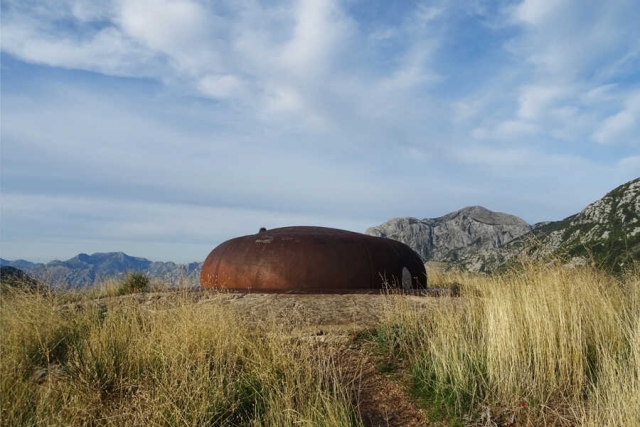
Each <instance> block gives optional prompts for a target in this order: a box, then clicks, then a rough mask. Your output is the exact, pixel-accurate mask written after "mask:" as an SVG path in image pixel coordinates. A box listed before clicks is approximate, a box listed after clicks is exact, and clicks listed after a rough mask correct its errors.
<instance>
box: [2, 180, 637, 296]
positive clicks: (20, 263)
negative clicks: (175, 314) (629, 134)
mask: <svg viewBox="0 0 640 427" xmlns="http://www.w3.org/2000/svg"><path fill="white" fill-rule="evenodd" d="M366 234H369V235H372V236H380V237H386V238H389V239H394V240H398V241H401V242H403V243H406V244H407V245H409V246H410V247H411V248H413V249H414V250H415V251H416V252H417V253H418V254H419V255H420V256H421V257H422V259H423V260H424V261H425V262H426V261H437V262H445V263H448V265H450V266H457V267H460V268H463V269H466V270H470V271H483V272H491V271H495V270H496V269H499V268H501V267H504V266H508V265H510V264H511V263H513V262H514V261H517V260H531V259H547V258H555V259H560V260H561V261H563V262H566V263H574V264H583V263H586V262H590V261H593V262H595V263H596V264H597V265H600V266H602V267H605V268H608V269H610V270H613V271H620V270H621V269H623V268H624V266H625V265H627V264H628V263H629V262H630V261H632V260H636V261H640V178H637V179H634V180H632V181H629V182H627V183H625V184H623V185H621V186H619V187H617V188H616V189H614V190H613V191H611V192H609V193H608V194H606V195H605V196H604V197H603V198H602V199H600V200H598V201H596V202H594V203H591V204H590V205H589V206H587V207H586V208H585V209H583V210H582V211H581V212H579V213H577V214H575V215H572V216H570V217H568V218H565V219H563V220H562V221H551V222H543V223H538V224H533V225H530V224H527V222H526V221H524V220H523V219H521V218H518V217H517V216H514V215H509V214H506V213H501V212H493V211H490V210H489V209H486V208H483V207H482V206H471V207H466V208H464V209H460V210H458V211H455V212H451V213H449V214H447V215H444V216H441V217H438V218H425V219H416V218H394V219H391V220H389V221H387V222H385V223H384V224H381V225H378V226H375V227H371V228H369V229H367V231H366ZM0 265H5V266H11V267H14V268H18V269H20V270H23V271H25V272H26V273H28V274H29V275H31V276H33V277H35V278H36V279H38V280H40V281H42V282H44V283H47V284H49V285H53V286H64V287H71V288H80V287H86V286H91V285H93V284H94V283H97V282H100V281H101V280H104V279H106V278H113V277H115V278H117V277H120V276H123V275H124V274H125V273H126V272H128V271H141V272H143V273H145V274H147V275H148V276H149V277H150V278H152V279H157V280H159V281H162V282H163V283H166V284H168V285H178V284H188V285H193V286H197V285H198V284H199V277H200V269H201V267H202V263H199V262H193V263H190V264H176V263H174V262H152V261H150V260H148V259H146V258H138V257H132V256H129V255H127V254H124V253H122V252H109V253H95V254H93V255H87V254H79V255H77V256H75V257H73V258H71V259H69V260H67V261H51V262H49V263H46V264H41V263H32V262H29V261H25V260H16V261H7V260H4V259H1V258H0Z"/></svg>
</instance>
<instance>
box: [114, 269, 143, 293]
mask: <svg viewBox="0 0 640 427" xmlns="http://www.w3.org/2000/svg"><path fill="white" fill-rule="evenodd" d="M148 289H149V278H148V277H147V276H146V275H145V274H144V273H141V272H139V271H132V272H130V273H128V274H127V276H126V277H125V278H124V280H123V281H122V283H121V284H120V288H119V289H118V293H119V294H120V295H126V294H134V293H137V292H144V291H146V290H148Z"/></svg>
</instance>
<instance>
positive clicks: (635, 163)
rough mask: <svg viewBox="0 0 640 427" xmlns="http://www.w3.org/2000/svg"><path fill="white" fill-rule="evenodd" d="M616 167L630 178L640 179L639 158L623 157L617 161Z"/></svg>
mask: <svg viewBox="0 0 640 427" xmlns="http://www.w3.org/2000/svg"><path fill="white" fill-rule="evenodd" d="M618 167H619V168H620V169H622V170H623V171H624V172H625V174H628V175H629V176H631V177H633V176H635V177H640V156H629V157H624V158H622V159H620V160H618Z"/></svg>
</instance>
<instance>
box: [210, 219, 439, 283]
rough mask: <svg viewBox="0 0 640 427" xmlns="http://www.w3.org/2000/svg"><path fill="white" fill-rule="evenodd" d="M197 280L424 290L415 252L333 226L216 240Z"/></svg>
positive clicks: (387, 240)
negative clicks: (219, 242)
mask: <svg viewBox="0 0 640 427" xmlns="http://www.w3.org/2000/svg"><path fill="white" fill-rule="evenodd" d="M403 279H404V281H403ZM200 284H201V286H203V287H206V288H219V289H230V290H243V291H246V290H255V291H257V292H261V291H295V292H342V291H367V290H376V289H384V288H385V287H386V286H392V287H400V288H405V289H407V290H409V289H424V288H426V286H427V276H426V271H425V268H424V264H423V263H422V260H421V259H420V257H419V256H418V254H416V253H415V252H414V251H413V250H412V249H411V248H409V247H408V246H407V245H405V244H403V243H400V242H397V241H395V240H391V239H385V238H381V237H373V236H368V235H365V234H360V233H354V232H351V231H344V230H337V229H334V228H324V227H285V228H275V229H273V230H262V229H261V231H260V232H259V233H257V234H253V235H249V236H243V237H237V238H235V239H231V240H227V241H226V242H224V243H222V244H220V245H219V246H218V247H216V248H215V249H214V250H213V251H211V253H210V254H209V256H208V257H207V259H206V260H205V262H204V264H203V265H202V273H201V275H200Z"/></svg>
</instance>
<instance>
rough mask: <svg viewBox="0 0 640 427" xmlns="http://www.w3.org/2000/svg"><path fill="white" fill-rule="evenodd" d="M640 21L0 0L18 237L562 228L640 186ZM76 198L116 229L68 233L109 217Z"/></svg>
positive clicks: (331, 4) (608, 11)
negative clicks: (509, 217) (450, 217)
mask: <svg viewBox="0 0 640 427" xmlns="http://www.w3.org/2000/svg"><path fill="white" fill-rule="evenodd" d="M638 21H640V7H638V5H636V4H635V2H634V1H632V0H612V1H610V2H607V3H601V4H596V3H589V4H585V3H583V2H579V1H573V0H557V1H551V0H525V1H506V0H505V1H484V0H480V1H473V2H467V1H453V2H444V1H443V2H439V1H436V2H417V3H414V2H411V3H409V2H396V3H391V2H384V1H373V2H364V1H360V0H356V1H340V0H282V1H279V0H278V1H274V2H267V3H264V2H256V1H254V0H239V1H221V2H206V1H200V0H182V1H175V0H153V1H151V0H105V1H103V2H94V1H89V0H46V1H42V0H38V1H36V0H6V1H3V3H2V42H1V43H2V52H3V53H2V55H3V85H2V89H1V90H2V104H3V113H2V130H1V131H2V141H3V153H2V171H3V222H4V224H7V227H9V228H7V227H3V229H10V230H11V236H12V239H13V240H12V241H13V242H14V243H12V246H15V245H16V244H17V243H15V242H17V241H19V240H20V239H22V238H24V239H26V237H25V236H27V235H29V236H31V237H30V239H31V238H33V235H32V234H29V233H31V231H33V232H36V233H37V232H41V233H42V235H47V233H48V232H50V231H51V230H52V229H55V230H58V231H59V234H56V237H55V239H57V240H63V239H64V236H65V233H68V235H69V236H70V237H69V238H71V237H73V238H74V239H80V237H82V236H84V237H85V240H87V241H88V240H91V241H92V242H96V241H99V240H100V239H106V238H107V237H108V236H107V235H112V236H116V235H117V236H118V239H123V238H124V236H126V235H131V236H138V237H139V238H140V239H141V241H142V240H144V239H149V241H151V240H153V239H154V238H155V239H156V240H155V241H160V240H162V241H165V242H166V241H168V240H172V241H173V240H180V239H181V237H180V236H183V240H185V242H186V240H188V239H191V238H194V236H196V235H202V236H206V238H207V239H211V240H216V241H217V240H219V239H221V238H223V235H224V236H227V235H229V234H230V233H240V232H243V231H241V228H242V227H239V226H238V227H236V226H233V227H232V226H229V228H228V229H229V230H230V231H229V232H228V233H222V232H220V230H221V229H224V228H225V227H226V225H224V224H240V223H242V224H245V223H247V224H248V223H251V224H253V223H254V222H260V221H259V219H260V218H261V217H264V218H280V219H282V220H281V221H279V220H278V221H276V220H274V224H275V223H277V224H284V223H295V222H298V223H301V222H313V223H321V224H326V225H332V226H338V227H340V226H342V227H346V228H352V229H356V230H357V231H363V230H362V229H363V228H364V226H365V223H366V225H372V224H374V223H376V222H380V221H383V220H386V219H388V217H391V216H401V215H402V216H404V215H413V216H421V217H425V216H438V215H442V214H444V213H446V212H447V211H449V210H453V209H457V208H460V207H462V206H464V205H470V204H485V205H487V206H488V207H490V208H494V209H498V210H502V211H509V212H514V213H516V214H520V215H522V216H524V217H525V218H526V219H528V220H530V221H537V220H542V219H554V218H558V217H562V216H566V215H568V214H571V213H573V212H574V211H575V210H577V209H579V208H580V207H582V206H583V205H584V204H586V203H588V202H589V201H592V200H593V199H594V198H595V197H596V196H598V195H599V194H600V193H603V192H605V191H606V190H608V189H610V188H612V187H613V186H615V185H617V184H620V183H621V181H624V180H626V179H630V178H633V177H635V176H638V175H640V165H639V164H638V162H637V159H636V157H637V150H638V147H639V146H640V124H639V119H638V117H640V97H639V96H638V93H640V92H638V90H640V76H639V75H638V70H639V69H640V54H639V52H640V44H639V43H638V40H640V29H639V28H638V26H637V22H638ZM593 171H597V173H593ZM549 188H553V190H552V191H551V190H549ZM5 194H6V195H8V196H7V197H8V198H6V200H7V203H5ZM21 197H22V198H26V199H21ZM550 197H555V198H554V199H553V200H552V201H550V200H549V198H550ZM27 199H28V200H31V202H29V203H31V205H28V204H26V205H24V206H27V205H28V206H29V208H31V207H33V206H35V205H34V203H35V202H34V201H36V200H39V201H46V203H43V204H42V205H41V213H42V215H44V216H47V215H48V218H50V219H51V221H56V218H58V219H60V220H61V221H62V222H61V223H59V224H58V225H54V223H51V222H47V221H44V220H42V221H41V220H39V219H34V218H32V217H29V216H28V215H27V216H23V215H22V214H20V213H18V210H16V209H18V207H17V206H19V205H20V203H23V204H24V203H26V202H24V200H27ZM107 200H108V201H107ZM63 201H64V202H63ZM74 201H75V202H74ZM76 202H77V203H76ZM64 203H67V205H68V206H70V207H74V208H77V209H80V210H81V211H83V212H84V211H86V212H87V214H86V217H93V215H94V214H95V212H93V211H90V209H89V210H88V211H87V209H88V208H87V206H89V205H91V204H92V203H95V204H96V206H100V207H101V208H104V209H105V212H107V213H108V214H106V215H105V216H102V217H100V219H99V220H97V222H95V224H100V223H101V222H102V221H107V220H108V218H107V217H109V216H110V215H114V216H117V212H116V211H115V210H114V209H107V208H106V206H107V205H108V204H109V203H113V205H114V206H118V207H119V208H120V211H121V212H124V214H123V216H122V217H119V216H118V218H119V219H118V224H119V225H118V228H117V230H121V231H117V232H116V228H109V227H105V228H103V230H112V231H113V233H112V234H109V233H107V232H104V233H98V232H97V231H96V230H97V229H98V228H99V227H96V228H83V226H77V227H76V228H75V230H76V231H75V232H74V231H70V229H69V227H71V225H70V223H69V222H65V221H64V220H63V219H64V217H73V218H76V220H75V221H76V222H78V223H79V224H80V223H82V224H85V225H88V224H94V223H93V222H91V221H89V220H83V219H82V218H80V217H76V216H73V215H72V213H71V210H67V211H65V210H63V209H61V206H63V205H64ZM136 203H139V204H140V205H137V204H136ZM5 206H7V208H6V212H7V213H5ZM171 206H175V210H172V209H173V208H171ZM145 209H157V210H158V212H165V213H164V214H162V215H160V214H159V216H160V217H158V215H155V214H154V215H150V217H149V218H148V220H147V219H144V215H143V214H142V212H143V211H144V210H145ZM23 211H24V210H23ZM23 211H20V212H23ZM240 212H251V214H246V215H245V214H242V213H240ZM172 216H173V217H179V218H183V219H184V220H183V219H180V220H175V224H176V225H175V230H174V231H171V232H167V231H166V230H163V227H168V228H171V226H170V225H169V223H170V218H171V217H172ZM29 218H31V219H29ZM207 218H215V221H213V222H214V223H215V224H213V225H209V227H211V228H212V230H214V231H211V232H209V231H207V232H204V231H201V232H198V231H197V230H199V229H203V228H207V227H208V226H207V224H211V221H209V220H207ZM236 219H238V221H236ZM145 221H147V222H145ZM105 224H106V222H105ZM181 224H182V225H181ZM189 224H191V225H193V228H192V229H191V228H188V227H189ZM185 227H187V228H185ZM254 228H255V224H254V225H253V226H247V229H250V230H253V229H254ZM30 230H31V231H30ZM34 230H35V231H34ZM38 230H39V231H38ZM242 230H244V228H242ZM76 232H77V233H76ZM74 233H75V234H74ZM167 233H169V234H167ZM198 233H201V234H198ZM21 236H23V237H21ZM154 236H155V237H154ZM138 237H136V238H138ZM25 241H26V240H25ZM25 245H26V244H25ZM45 246H46V245H45ZM24 247H26V246H24ZM43 247H44V246H43ZM47 247H49V246H47ZM84 251H90V249H84ZM141 255H145V254H141ZM198 256H199V255H198Z"/></svg>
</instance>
